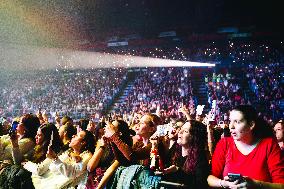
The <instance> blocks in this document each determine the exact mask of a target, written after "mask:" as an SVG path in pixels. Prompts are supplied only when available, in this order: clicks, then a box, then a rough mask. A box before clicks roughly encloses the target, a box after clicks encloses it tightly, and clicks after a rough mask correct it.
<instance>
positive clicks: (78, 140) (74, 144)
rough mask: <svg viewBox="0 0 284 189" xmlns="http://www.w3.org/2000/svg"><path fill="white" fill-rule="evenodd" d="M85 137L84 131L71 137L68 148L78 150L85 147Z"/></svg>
mask: <svg viewBox="0 0 284 189" xmlns="http://www.w3.org/2000/svg"><path fill="white" fill-rule="evenodd" d="M85 135H86V133H85V131H80V132H79V133H77V134H76V135H73V137H72V139H71V142H70V144H69V147H71V148H73V149H76V150H80V149H81V148H82V147H83V146H84V145H85V144H84V138H85Z"/></svg>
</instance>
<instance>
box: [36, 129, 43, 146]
mask: <svg viewBox="0 0 284 189" xmlns="http://www.w3.org/2000/svg"><path fill="white" fill-rule="evenodd" d="M35 139H36V144H37V145H40V144H42V142H43V140H44V135H43V133H42V131H41V129H38V130H37V133H36V136H35Z"/></svg>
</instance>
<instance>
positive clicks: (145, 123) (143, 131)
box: [136, 115, 153, 136]
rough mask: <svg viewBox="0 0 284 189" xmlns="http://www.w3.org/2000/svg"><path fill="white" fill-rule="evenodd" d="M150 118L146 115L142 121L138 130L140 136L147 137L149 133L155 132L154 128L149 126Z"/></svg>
mask: <svg viewBox="0 0 284 189" xmlns="http://www.w3.org/2000/svg"><path fill="white" fill-rule="evenodd" d="M149 122H150V117H149V116H148V115H144V116H143V117H142V118H141V119H140V123H139V127H138V129H137V132H136V134H137V135H140V136H147V135H149V133H151V132H152V131H153V128H152V127H151V126H150V125H149Z"/></svg>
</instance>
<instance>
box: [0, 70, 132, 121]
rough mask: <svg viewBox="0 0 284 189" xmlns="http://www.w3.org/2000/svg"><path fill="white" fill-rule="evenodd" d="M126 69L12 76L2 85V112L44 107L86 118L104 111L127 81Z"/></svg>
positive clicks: (3, 113) (24, 110)
mask: <svg viewBox="0 0 284 189" xmlns="http://www.w3.org/2000/svg"><path fill="white" fill-rule="evenodd" d="M126 77H127V70H126V69H123V68H117V69H116V68H113V69H112V68H109V69H90V70H85V69H84V70H73V71H72V70H71V71H70V70H69V71H64V70H57V71H55V72H44V71H43V72H42V73H38V74H26V75H25V73H22V74H21V75H15V76H9V79H10V81H9V82H6V84H5V85H4V86H1V92H0V114H2V115H4V116H5V117H10V116H11V115H13V116H14V115H19V114H22V113H29V112H34V113H35V112H36V111H37V110H38V109H41V110H45V112H46V113H47V114H48V115H52V117H53V118H54V116H55V113H56V112H58V113H59V114H60V115H66V114H67V113H68V114H69V115H72V117H75V116H76V117H78V118H80V117H85V116H90V115H92V114H96V113H101V112H102V110H103V109H104V108H105V106H107V105H109V104H111V101H112V100H113V97H114V96H115V95H116V94H117V93H118V92H119V91H120V87H121V85H122V84H123V82H126V79H127V78H126Z"/></svg>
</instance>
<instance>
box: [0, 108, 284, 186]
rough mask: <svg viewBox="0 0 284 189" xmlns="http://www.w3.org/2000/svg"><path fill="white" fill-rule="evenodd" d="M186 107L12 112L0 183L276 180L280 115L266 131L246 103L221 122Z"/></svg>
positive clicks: (281, 176)
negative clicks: (95, 116)
mask: <svg viewBox="0 0 284 189" xmlns="http://www.w3.org/2000/svg"><path fill="white" fill-rule="evenodd" d="M187 107H188V106H186V105H184V106H183V107H182V108H180V109H179V112H181V113H182V116H181V117H179V118H178V117H175V116H173V117H171V115H170V116H169V117H170V119H165V118H163V117H160V116H159V115H161V114H160V113H159V111H156V113H155V114H154V113H151V112H150V111H149V110H147V111H145V112H143V113H141V115H140V116H136V117H133V120H132V121H131V122H128V120H123V117H120V116H119V115H116V114H112V115H111V116H110V117H106V116H103V117H102V118H101V120H100V121H99V122H98V123H95V122H93V121H92V120H90V119H81V120H80V121H79V122H75V121H74V120H73V119H72V118H71V117H68V116H64V117H60V116H59V115H57V117H56V121H55V122H49V119H48V117H47V116H43V115H42V114H37V115H34V114H24V115H22V116H21V117H16V118H14V120H13V122H12V123H9V122H8V121H7V123H6V124H5V128H6V129H5V130H4V129H3V130H2V133H1V134H2V135H1V137H0V148H1V149H0V151H1V154H0V163H1V173H0V188H1V187H2V188H19V189H20V188H36V189H37V188H40V189H42V188H88V189H94V188H105V187H106V188H149V187H152V188H160V187H164V188H175V187H177V188H180V187H181V188H196V187H201V188H208V187H220V188H239V187H244V188H283V187H284V159H283V155H284V153H283V141H284V129H283V121H282V120H280V121H279V122H278V123H277V124H276V125H275V127H274V131H275V135H274V133H273V128H272V127H271V125H269V124H268V123H267V122H266V121H265V120H264V119H263V118H262V117H261V116H259V115H258V113H257V111H256V110H255V109H254V108H253V106H251V105H239V106H236V107H234V108H233V109H232V110H231V111H230V113H229V117H230V119H229V120H230V121H229V123H228V124H224V125H223V126H221V125H219V124H216V123H214V122H212V120H207V118H206V117H198V114H197V113H193V112H191V111H190V110H189V109H188V108H187ZM196 112H198V111H196ZM15 125H16V126H15ZM2 126H4V125H2ZM226 130H229V134H228V133H227V134H226ZM249 166H253V167H254V169H253V170H252V169H248V167H249ZM232 173H234V174H232ZM232 175H233V176H232Z"/></svg>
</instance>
